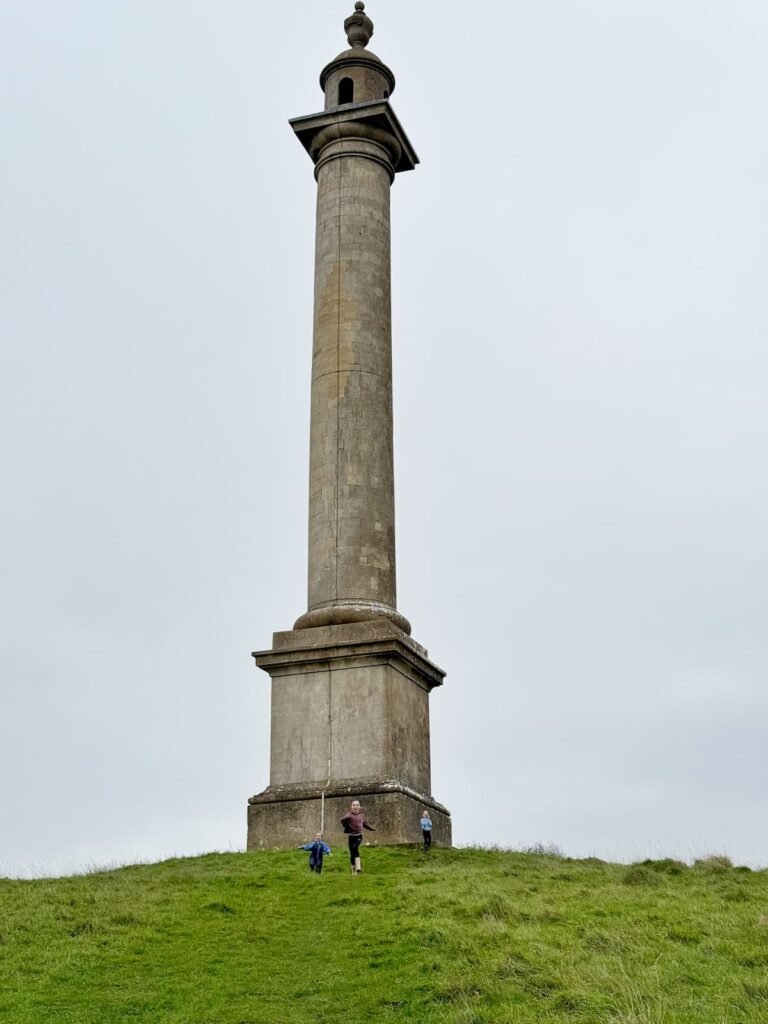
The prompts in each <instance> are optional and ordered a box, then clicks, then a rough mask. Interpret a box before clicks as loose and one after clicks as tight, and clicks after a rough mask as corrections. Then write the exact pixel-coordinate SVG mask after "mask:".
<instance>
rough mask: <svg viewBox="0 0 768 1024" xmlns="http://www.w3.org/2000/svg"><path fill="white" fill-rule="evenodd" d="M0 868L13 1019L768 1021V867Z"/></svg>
mask: <svg viewBox="0 0 768 1024" xmlns="http://www.w3.org/2000/svg"><path fill="white" fill-rule="evenodd" d="M364 860H365V873H364V874H363V875H361V876H360V877H359V878H356V877H354V876H352V875H350V874H348V873H347V871H346V864H345V863H344V859H343V857H339V858H338V860H336V859H331V860H329V861H327V862H326V869H325V871H324V873H323V874H322V875H321V876H319V877H318V876H312V875H310V874H309V872H308V871H307V868H306V857H305V856H304V855H302V854H297V853H295V852H276V853H256V854H235V853H226V854H215V855H206V856H203V857H197V858H189V859H183V858H175V859H173V860H169V861H165V862H163V863H161V864H146V865H131V866H129V867H125V868H121V869H115V870H105V871H100V872H98V873H92V874H88V875H80V876H76V877H73V878H61V879H40V880H36V881H12V880H7V879H5V880H4V879H0V933H1V935H0V975H1V976H2V985H0V1019H2V1020H5V1019H7V1020H8V1021H9V1022H13V1024H49V1022H51V1021H62V1022H68V1021H71V1022H73V1024H123V1022H126V1024H128V1022H134V1021H140V1022H141V1024H273V1022H279V1024H299V1022H301V1024H305V1022H306V1021H309V1020H317V1021H323V1022H324V1024H342V1022H345V1024H346V1022H347V1021H348V1020H349V1019H350V1007H351V1006H354V1014H353V1015H354V1016H356V1017H358V1018H360V1019H364V1020H366V1021H369V1022H373V1024H378V1022H393V1021H394V1022H397V1021H401V1022H405V1021H419V1022H424V1024H534V1022H536V1024H539V1022H544V1024H765V1021H766V1020H768V982H766V970H767V969H768V933H767V932H766V928H768V916H766V913H765V909H766V908H767V907H768V873H766V872H759V871H754V872H740V871H738V870H737V869H735V868H733V867H732V866H731V867H729V866H728V865H727V864H724V863H722V858H719V857H718V858H714V861H715V863H714V864H713V863H712V861H713V859H712V858H708V859H707V860H706V861H704V862H702V863H700V864H698V865H696V866H695V867H694V868H690V869H689V868H687V867H685V865H683V864H681V863H680V862H678V861H672V860H659V861H645V862H643V863H641V864H635V865H630V866H629V867H627V866H625V865H617V864H609V863H606V862H603V861H599V860H596V859H594V858H592V859H589V860H586V861H578V860H573V859H570V858H564V857H561V856H559V855H558V854H557V853H555V852H552V851H548V852H547V851H546V850H545V851H542V850H541V849H539V848H535V849H533V850H532V851H531V852H522V851H519V850H517V851H514V850H494V849H485V850H481V849H471V850H441V849H435V850H433V851H432V853H431V854H430V856H429V857H425V856H424V855H423V854H421V853H420V852H419V851H418V850H414V849H405V848H400V849H368V850H366V851H365V853H364Z"/></svg>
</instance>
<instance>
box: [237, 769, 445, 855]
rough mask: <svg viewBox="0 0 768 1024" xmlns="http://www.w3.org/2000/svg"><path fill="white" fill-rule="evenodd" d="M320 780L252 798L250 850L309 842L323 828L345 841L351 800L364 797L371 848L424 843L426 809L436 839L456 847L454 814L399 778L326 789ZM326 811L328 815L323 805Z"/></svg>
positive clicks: (335, 841) (330, 839) (332, 839)
mask: <svg viewBox="0 0 768 1024" xmlns="http://www.w3.org/2000/svg"><path fill="white" fill-rule="evenodd" d="M322 790H323V787H322V785H315V784H309V785H307V784H297V785H288V786H275V787H270V788H269V789H266V790H264V792H263V793H259V794H258V795H257V796H253V797H251V799H250V800H249V801H248V849H249V850H268V849H280V848H289V847H293V846H298V845H299V844H301V843H306V842H307V840H308V839H311V838H312V837H313V836H314V835H315V833H316V832H319V831H320V830H321V819H323V818H324V822H323V824H324V828H323V833H324V838H325V841H326V842H327V843H329V844H330V845H331V846H342V845H343V844H344V843H345V842H346V837H345V836H344V830H343V829H342V827H341V818H342V816H343V815H344V814H346V812H347V811H348V810H349V805H350V803H351V802H352V800H359V801H360V803H361V804H362V806H363V809H364V811H365V813H366V816H367V818H368V820H369V821H370V823H371V824H372V825H373V826H374V828H375V829H376V831H375V832H368V831H366V832H365V833H364V837H365V839H364V841H365V842H366V843H369V844H370V845H371V846H393V845H396V844H399V843H420V842H421V838H422V837H421V825H420V824H419V822H420V819H421V814H422V811H423V810H424V808H425V807H426V808H428V809H429V812H430V817H431V818H432V837H433V841H434V842H435V843H436V844H437V845H439V846H450V845H451V815H450V812H449V811H448V810H447V809H446V808H445V807H443V806H442V804H439V803H437V802H436V801H435V800H434V798H432V797H428V796H423V795H421V794H419V793H416V792H414V791H413V790H411V789H409V788H408V787H407V786H403V785H402V784H400V783H398V782H397V781H396V780H385V781H377V780H372V779H346V780H343V781H341V782H340V781H334V782H332V783H331V784H330V785H329V786H328V788H327V789H326V790H325V800H324V801H323V800H322V798H321V794H322ZM323 803H324V807H325V812H324V814H323V811H322V805H323Z"/></svg>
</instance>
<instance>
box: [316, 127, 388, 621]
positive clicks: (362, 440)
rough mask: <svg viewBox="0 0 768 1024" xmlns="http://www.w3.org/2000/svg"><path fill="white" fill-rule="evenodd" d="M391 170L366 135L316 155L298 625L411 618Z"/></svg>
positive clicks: (337, 143) (382, 151)
mask: <svg viewBox="0 0 768 1024" xmlns="http://www.w3.org/2000/svg"><path fill="white" fill-rule="evenodd" d="M391 176H392V167H391V162H390V159H389V155H388V153H387V152H386V150H385V149H384V148H383V147H382V146H380V145H378V144H377V143H375V142H372V141H368V140H363V139H355V138H347V139H338V140H337V141H334V142H332V143H330V144H329V145H328V146H326V147H325V149H324V150H323V152H322V153H321V154H320V159H319V160H318V168H317V226H316V242H315V313H314V344H313V354H312V411H311V425H310V477H309V573H308V613H307V615H305V616H302V618H301V619H299V621H298V622H297V624H296V625H297V627H301V626H305V625H306V626H314V625H321V624H327V623H330V622H345V621H357V620H360V619H369V618H377V617H387V618H392V619H394V620H395V621H397V620H401V622H400V623H399V624H400V625H401V627H402V625H403V624H405V626H407V625H408V624H407V622H406V620H404V619H403V618H402V616H398V615H397V613H396V612H395V608H396V585H395V509H394V469H393V452H392V341H391V288H390V278H391V266H390V218H389V192H390V183H391ZM403 628H404V627H403Z"/></svg>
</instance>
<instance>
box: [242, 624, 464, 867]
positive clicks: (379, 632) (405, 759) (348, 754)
mask: <svg viewBox="0 0 768 1024" xmlns="http://www.w3.org/2000/svg"><path fill="white" fill-rule="evenodd" d="M254 658H255V660H256V664H257V665H258V666H259V667H260V668H262V669H264V670H265V671H266V672H268V673H269V675H270V676H271V678H272V736H271V763H270V785H269V787H268V789H266V790H265V791H264V792H263V793H260V794H258V795H257V796H254V797H251V799H250V801H249V808H248V849H249V850H257V849H265V848H270V847H289V846H294V845H296V844H297V843H298V842H299V841H300V840H301V841H302V842H306V837H307V836H309V835H313V834H314V833H315V832H317V831H318V830H319V829H320V826H321V817H322V808H321V804H322V803H323V797H322V795H323V794H325V800H324V806H325V814H324V818H325V822H324V824H325V829H326V832H327V835H328V837H329V838H333V837H334V836H335V835H336V834H337V833H338V834H339V835H341V832H342V830H341V826H340V824H339V820H340V818H341V816H342V814H344V812H345V811H347V810H348V809H349V804H350V802H351V801H352V800H353V799H358V800H360V802H361V803H362V804H363V806H364V808H365V810H366V813H367V814H368V817H369V818H370V820H371V822H372V824H373V825H375V826H376V828H377V831H376V832H375V833H374V832H371V833H368V832H366V840H368V841H370V842H372V843H376V842H378V843H383V844H392V843H411V842H417V841H419V840H420V839H421V828H420V825H419V819H420V818H421V812H422V810H423V809H424V808H425V807H428V808H429V809H430V812H431V815H432V820H433V823H434V838H435V841H436V842H438V843H445V844H447V845H450V842H451V824H450V814H449V813H448V811H447V810H446V809H445V808H444V807H443V806H442V805H441V804H439V803H437V801H435V799H434V798H433V797H432V795H431V779H430V751H429V693H430V691H431V690H432V688H433V687H435V686H439V685H440V684H441V683H442V680H443V676H444V673H443V671H442V669H439V668H438V667H437V666H436V665H434V664H433V663H432V662H431V661H429V659H428V658H427V652H426V651H425V650H424V648H423V647H420V646H419V644H417V643H416V642H415V641H414V640H412V639H411V638H410V637H409V636H408V635H407V634H406V633H404V632H403V631H402V630H400V629H399V628H398V627H397V626H395V625H394V624H393V623H392V622H391V621H390V620H388V619H377V620H373V621H368V622H356V623H345V624H342V625H331V626H323V627H317V628H314V629H299V630H291V631H289V632H285V633H276V634H275V635H274V645H273V648H272V650H270V651H261V652H257V653H256V654H254Z"/></svg>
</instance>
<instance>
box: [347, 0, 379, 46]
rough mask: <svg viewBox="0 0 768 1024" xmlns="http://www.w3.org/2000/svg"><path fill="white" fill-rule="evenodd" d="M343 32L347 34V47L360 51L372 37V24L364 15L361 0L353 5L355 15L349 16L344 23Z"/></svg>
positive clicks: (363, 6) (363, 5)
mask: <svg viewBox="0 0 768 1024" xmlns="http://www.w3.org/2000/svg"><path fill="white" fill-rule="evenodd" d="M344 31H345V32H346V33H347V39H348V40H349V45H350V46H353V47H360V48H361V49H362V48H363V47H365V46H367V45H368V41H369V40H370V38H371V36H372V35H373V22H372V21H371V19H370V18H369V17H368V15H367V14H365V4H364V3H363V0H357V3H356V4H355V13H354V14H350V16H349V17H348V18H347V20H346V21H345V22H344Z"/></svg>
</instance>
